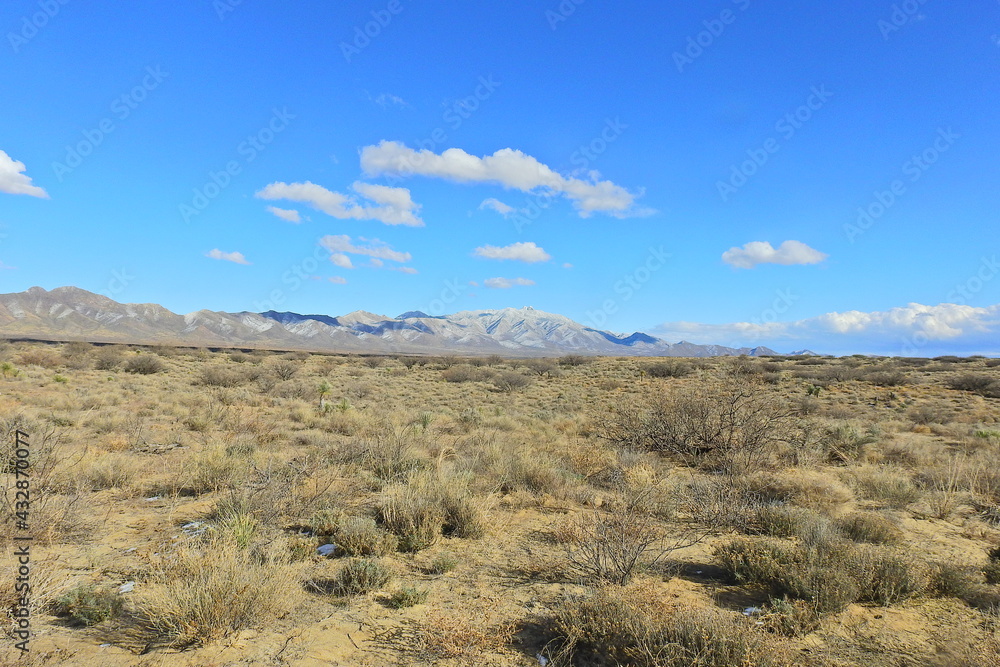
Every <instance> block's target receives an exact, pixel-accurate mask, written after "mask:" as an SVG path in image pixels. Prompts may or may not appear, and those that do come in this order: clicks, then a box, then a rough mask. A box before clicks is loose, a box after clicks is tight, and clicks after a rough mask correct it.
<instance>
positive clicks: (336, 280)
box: [327, 276, 347, 285]
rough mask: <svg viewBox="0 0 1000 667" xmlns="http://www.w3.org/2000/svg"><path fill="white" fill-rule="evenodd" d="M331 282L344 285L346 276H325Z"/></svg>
mask: <svg viewBox="0 0 1000 667" xmlns="http://www.w3.org/2000/svg"><path fill="white" fill-rule="evenodd" d="M327 280H329V281H330V282H331V283H333V284H335V285H346V284H347V278H341V277H340V276H333V277H332V278H327Z"/></svg>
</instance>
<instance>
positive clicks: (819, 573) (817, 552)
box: [715, 538, 932, 614]
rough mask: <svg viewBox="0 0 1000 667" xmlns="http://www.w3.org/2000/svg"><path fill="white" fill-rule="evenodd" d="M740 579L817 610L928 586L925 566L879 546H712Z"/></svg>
mask: <svg viewBox="0 0 1000 667" xmlns="http://www.w3.org/2000/svg"><path fill="white" fill-rule="evenodd" d="M715 553H716V557H717V558H718V559H719V561H720V563H721V564H722V567H723V568H724V569H725V570H726V571H727V572H729V573H730V574H731V576H732V577H733V578H734V579H735V580H736V581H737V582H740V583H745V584H750V585H755V586H759V587H762V588H764V589H765V590H767V591H768V592H769V593H770V594H771V595H774V596H778V597H787V598H791V599H798V600H805V601H807V602H809V603H811V604H812V605H813V607H814V609H815V610H816V612H817V613H819V614H826V613H831V612H838V611H841V610H842V609H844V608H845V607H846V606H847V605H848V604H851V603H852V602H873V603H876V604H880V605H891V604H895V603H897V602H900V601H902V600H906V599H908V598H910V597H914V596H916V595H920V594H922V593H925V592H927V591H929V590H931V584H932V577H931V574H932V571H931V568H930V567H929V566H928V565H927V564H926V563H923V562H921V561H918V560H916V559H914V558H913V557H911V556H909V555H907V554H904V553H901V552H895V551H890V550H887V549H885V548H883V547H872V546H867V545H864V546H856V545H851V544H849V543H830V544H827V545H823V546H817V547H815V548H810V547H808V546H805V545H792V544H788V543H785V542H780V541H777V540H773V539H767V538H764V539H761V538H757V539H748V538H737V539H735V540H732V541H730V542H727V543H724V544H722V545H721V546H720V547H718V548H717V549H716V552H715Z"/></svg>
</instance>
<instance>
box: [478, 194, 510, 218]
mask: <svg viewBox="0 0 1000 667" xmlns="http://www.w3.org/2000/svg"><path fill="white" fill-rule="evenodd" d="M484 208H489V209H493V210H494V211H496V212H497V213H499V214H500V215H502V216H503V217H505V218H506V217H507V216H508V215H510V214H511V213H513V212H514V207H513V206H508V205H507V204H504V203H503V202H502V201H500V200H499V199H496V198H495V197H490V198H489V199H484V200H483V203H482V204H480V205H479V210H480V211H481V210H483V209H484Z"/></svg>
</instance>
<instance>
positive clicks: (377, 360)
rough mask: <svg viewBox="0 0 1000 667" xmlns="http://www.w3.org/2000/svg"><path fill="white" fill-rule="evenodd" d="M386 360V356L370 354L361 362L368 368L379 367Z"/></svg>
mask: <svg viewBox="0 0 1000 667" xmlns="http://www.w3.org/2000/svg"><path fill="white" fill-rule="evenodd" d="M384 361H385V357H376V356H368V357H363V358H362V359H361V363H362V364H363V365H365V366H367V367H368V368H378V367H379V366H381V365H382V363H383V362H384Z"/></svg>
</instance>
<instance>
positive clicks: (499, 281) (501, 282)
mask: <svg viewBox="0 0 1000 667" xmlns="http://www.w3.org/2000/svg"><path fill="white" fill-rule="evenodd" d="M534 284H535V281H534V280H528V279H527V278H487V279H486V280H484V281H483V285H485V286H486V287H490V288H492V289H510V288H511V287H527V286H529V285H534Z"/></svg>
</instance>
